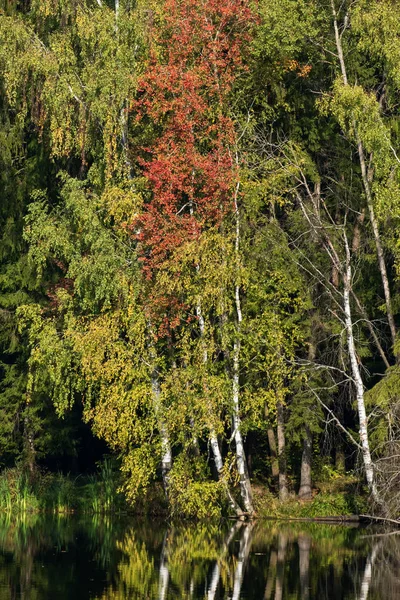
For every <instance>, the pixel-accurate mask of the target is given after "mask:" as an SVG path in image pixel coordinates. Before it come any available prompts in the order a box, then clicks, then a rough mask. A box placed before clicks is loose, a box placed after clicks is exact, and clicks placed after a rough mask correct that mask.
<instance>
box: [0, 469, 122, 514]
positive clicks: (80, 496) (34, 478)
mask: <svg viewBox="0 0 400 600" xmlns="http://www.w3.org/2000/svg"><path fill="white" fill-rule="evenodd" d="M118 489H119V481H118V474H117V473H116V471H115V469H114V468H113V465H112V464H111V462H110V461H107V460H106V461H104V462H103V463H101V464H100V465H99V468H98V472H97V473H96V474H94V475H89V476H78V477H71V476H69V475H63V474H62V473H46V472H43V471H40V470H36V471H35V472H34V473H29V472H27V471H26V470H24V469H22V468H18V467H14V468H12V469H5V470H4V471H3V472H2V473H1V474H0V511H6V512H21V513H22V512H42V511H46V512H53V513H68V512H74V511H80V512H93V513H100V512H119V511H121V510H125V509H126V508H127V507H126V504H125V501H124V497H123V495H122V494H121V493H120V492H119V491H118Z"/></svg>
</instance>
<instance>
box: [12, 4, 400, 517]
mask: <svg viewBox="0 0 400 600" xmlns="http://www.w3.org/2000/svg"><path fill="white" fill-rule="evenodd" d="M399 33H400V4H399V3H398V2H396V1H395V0H355V1H354V0H341V1H339V0H20V1H17V0H1V1H0V227H1V240H0V469H1V473H0V496H1V498H0V505H1V506H4V505H5V504H7V506H9V505H12V504H13V503H14V504H16V501H17V499H18V498H17V496H16V495H15V494H17V495H18V489H20V488H21V485H20V483H18V482H21V481H24V482H25V483H24V485H25V486H27V487H26V489H27V490H28V491H29V493H32V494H33V492H32V490H34V489H36V490H39V492H37V493H38V494H39V496H40V490H41V489H42V490H43V489H44V488H45V483H44V482H49V481H50V482H53V483H51V485H53V484H54V481H55V480H57V481H63V482H64V483H63V485H64V486H65V485H67V483H68V482H69V483H68V485H71V486H72V485H73V483H72V479H73V480H74V481H75V480H76V481H80V479H79V478H81V480H82V481H84V480H85V477H86V478H90V477H92V478H93V477H97V475H96V476H95V475H93V474H94V473H95V472H97V473H98V472H100V474H102V475H101V477H103V479H101V477H100V479H99V481H100V480H101V481H103V484H104V485H103V484H101V485H102V486H103V487H101V486H100V484H99V486H100V487H98V489H100V488H101V489H103V490H104V489H105V488H107V482H108V486H109V488H110V485H111V487H112V490H111V488H110V489H109V493H110V494H111V496H112V494H113V493H114V492H115V493H118V495H119V496H118V497H119V498H121V497H122V498H123V499H124V502H126V503H127V505H128V506H129V507H130V508H131V509H132V510H135V509H136V510H146V509H148V508H149V507H150V506H152V507H153V508H152V509H151V510H154V511H156V510H157V506H158V507H159V508H160V507H162V510H164V511H166V512H167V513H168V514H171V515H179V516H188V517H212V516H220V515H222V514H224V515H237V516H238V517H241V518H244V517H248V516H250V517H251V516H253V515H257V514H260V513H262V512H263V511H264V513H265V512H267V513H269V514H273V513H274V511H275V512H276V511H278V512H279V511H285V510H287V511H288V512H291V511H295V512H296V511H297V512H299V511H309V512H310V511H311V512H312V513H313V514H314V515H317V516H318V514H320V513H321V512H325V513H327V514H329V513H331V512H335V511H336V512H338V513H339V514H343V513H359V512H363V511H364V512H366V511H369V513H374V514H376V515H380V516H383V517H388V518H392V519H397V518H398V517H399V515H400V461H399V455H400V369H399V363H400V336H399V333H398V329H399V327H400V286H399V277H400V242H399V239H400V238H399V233H400V118H399V111H398V102H399V101H400V37H399ZM96 469H97V471H96ZM86 480H87V479H86ZM86 480H85V481H86ZM110 481H111V484H110ZM46 485H47V484H46ZM49 485H50V484H49ZM18 486H20V487H19V488H18ZM104 486H105V488H104ZM324 486H325V487H324ZM324 489H325V494H326V496H327V500H326V504H324V500H323V498H324ZM110 490H111V491H110ZM106 491H107V490H106ZM7 494H8V496H7ZM110 494H109V495H110ZM335 494H336V496H335ZM6 496H7V498H6ZM111 496H110V497H111ZM4 498H6V500H5V499H4ZM335 498H336V499H335ZM107 502H108V501H107ZM335 502H336V504H335ZM10 503H11V504H10ZM106 504H107V503H106ZM111 504H112V502H111V501H110V502H109V503H108V504H107V506H111ZM20 505H21V506H22V505H23V503H20ZM285 506H288V507H289V508H286V509H285ZM310 507H311V508H310Z"/></svg>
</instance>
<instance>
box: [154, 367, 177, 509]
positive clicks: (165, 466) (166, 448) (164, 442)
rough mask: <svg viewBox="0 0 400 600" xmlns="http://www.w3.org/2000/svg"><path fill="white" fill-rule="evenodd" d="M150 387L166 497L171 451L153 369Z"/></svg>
mask: <svg viewBox="0 0 400 600" xmlns="http://www.w3.org/2000/svg"><path fill="white" fill-rule="evenodd" d="M151 388H152V392H153V406H154V412H155V414H156V418H157V420H158V423H159V428H160V438H161V473H162V479H163V485H164V491H165V495H166V496H167V498H168V485H169V473H170V471H171V467H172V453H171V446H170V443H169V436H168V430H167V427H166V425H165V422H164V419H163V417H162V415H161V401H160V383H159V380H158V373H157V371H156V370H155V369H154V370H153V372H152V374H151Z"/></svg>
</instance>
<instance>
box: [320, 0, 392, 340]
mask: <svg viewBox="0 0 400 600" xmlns="http://www.w3.org/2000/svg"><path fill="white" fill-rule="evenodd" d="M331 8H332V16H333V26H334V30H335V41H336V48H337V53H338V58H339V63H340V70H341V73H342V79H343V83H344V85H345V86H347V85H348V79H347V71H346V64H345V61H344V53H343V48H342V39H341V35H340V33H339V28H338V22H337V13H336V8H335V1H334V0H331ZM353 128H354V131H355V137H356V141H357V149H358V157H359V161H360V168H361V178H362V183H363V187H364V192H365V197H366V199H367V206H368V212H369V219H370V222H371V227H372V232H373V235H374V240H375V247H376V253H377V255H378V265H379V271H380V273H381V278H382V285H383V291H384V295H385V303H386V312H387V317H388V322H389V328H390V333H391V336H392V343H393V344H394V343H395V340H396V325H395V322H394V318H393V311H392V302H391V294H390V287H389V278H388V274H387V269H386V263H385V256H384V252H383V247H382V242H381V238H380V234H379V228H378V222H377V220H376V216H375V211H374V205H373V200H372V192H371V185H370V184H371V180H370V178H369V177H368V169H367V165H366V161H365V152H364V146H363V143H362V140H361V138H360V135H359V133H358V127H357V123H356V120H355V119H354V118H353Z"/></svg>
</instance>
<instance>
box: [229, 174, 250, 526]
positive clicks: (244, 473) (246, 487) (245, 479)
mask: <svg viewBox="0 0 400 600" xmlns="http://www.w3.org/2000/svg"><path fill="white" fill-rule="evenodd" d="M238 192H239V184H238V185H237V187H236V190H235V216H236V238H235V257H236V261H237V267H238V265H239V250H240V215H239V207H238ZM235 306H236V319H237V323H236V337H235V341H234V347H233V381H232V400H233V419H232V421H233V431H234V438H235V444H236V462H237V468H238V472H239V481H240V493H241V496H242V499H243V503H244V506H245V508H246V510H247V512H248V513H250V514H252V513H253V512H254V508H253V494H252V490H251V483H250V477H249V473H248V469H247V463H246V455H245V451H244V445H243V438H242V432H241V431H240V426H241V419H240V405H239V395H240V381H239V372H240V371H239V369H240V333H241V326H242V321H243V316H242V307H241V301H240V287H239V284H238V283H236V285H235Z"/></svg>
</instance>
